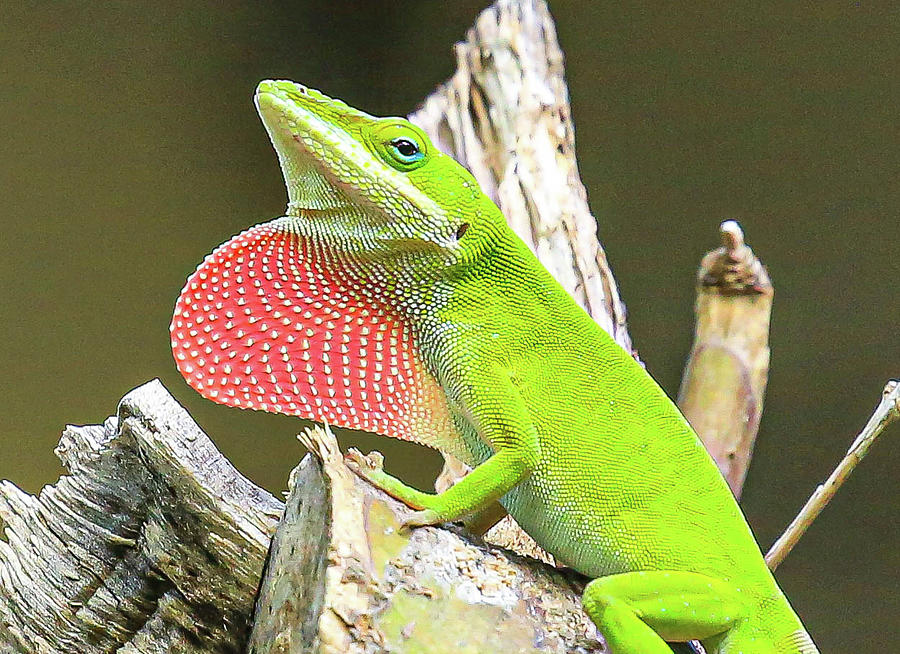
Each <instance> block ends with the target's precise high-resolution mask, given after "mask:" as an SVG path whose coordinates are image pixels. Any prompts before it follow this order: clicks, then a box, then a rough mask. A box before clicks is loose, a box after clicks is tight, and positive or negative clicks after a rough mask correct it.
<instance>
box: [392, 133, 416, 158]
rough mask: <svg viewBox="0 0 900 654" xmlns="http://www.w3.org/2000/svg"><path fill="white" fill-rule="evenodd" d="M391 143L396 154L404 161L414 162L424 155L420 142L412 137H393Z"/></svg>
mask: <svg viewBox="0 0 900 654" xmlns="http://www.w3.org/2000/svg"><path fill="white" fill-rule="evenodd" d="M389 145H390V148H391V151H392V153H393V154H394V156H395V157H396V158H397V159H398V160H399V161H401V162H402V163H413V162H414V161H418V160H419V159H421V158H422V157H423V154H422V150H421V149H420V148H419V144H418V143H416V142H415V141H414V140H413V139H412V138H411V137H407V136H403V137H399V138H395V139H392V140H391V141H390V144H389Z"/></svg>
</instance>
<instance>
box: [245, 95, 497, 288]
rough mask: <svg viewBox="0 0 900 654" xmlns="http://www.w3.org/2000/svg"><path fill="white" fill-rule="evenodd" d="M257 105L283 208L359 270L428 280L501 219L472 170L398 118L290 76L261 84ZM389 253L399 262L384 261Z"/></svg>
mask: <svg viewBox="0 0 900 654" xmlns="http://www.w3.org/2000/svg"><path fill="white" fill-rule="evenodd" d="M255 102H256V106H257V109H258V111H259V114H260V117H261V118H262V121H263V124H264V125H265V127H266V130H267V131H268V133H269V137H270V138H271V140H272V143H273V145H274V147H275V150H276V152H277V153H278V159H279V162H280V163H281V169H282V172H283V174H284V179H285V183H286V185H287V191H288V214H289V215H290V216H293V217H294V218H295V219H296V221H297V225H298V228H299V229H300V231H301V232H304V233H306V234H307V235H308V236H311V237H313V238H314V239H315V240H316V241H317V242H319V243H321V244H323V245H327V246H328V247H330V248H332V249H334V250H336V251H338V252H341V253H342V254H346V255H350V256H352V257H353V258H354V259H355V260H356V261H358V262H359V263H360V264H361V265H363V266H364V265H365V264H367V263H369V264H372V265H381V266H383V267H386V268H387V269H389V270H390V269H403V270H405V271H407V272H415V274H416V277H417V279H420V280H422V281H427V280H429V279H434V278H435V277H436V276H438V275H441V274H446V271H449V270H453V269H454V268H455V267H456V264H460V263H467V262H470V261H471V260H473V259H475V258H477V257H478V256H479V255H480V254H481V253H482V252H483V251H484V250H485V249H486V248H488V247H490V244H491V241H492V239H493V238H494V237H495V236H496V233H497V230H498V229H500V228H501V226H502V225H503V224H504V223H503V217H502V216H501V215H500V212H499V210H498V209H497V208H496V206H495V205H494V204H493V202H491V200H490V199H488V198H487V196H485V195H484V194H483V193H482V192H481V189H480V188H479V186H478V184H477V182H476V181H475V179H474V178H473V177H472V175H471V174H470V173H469V172H468V171H467V170H466V169H465V168H463V167H462V166H460V165H459V164H458V163H457V162H455V161H454V160H453V159H452V158H451V157H449V156H447V155H445V154H444V153H442V152H440V151H439V150H438V149H437V148H436V147H435V146H434V145H433V144H432V143H431V141H430V139H429V138H428V136H427V135H426V134H425V132H423V131H422V130H421V129H420V128H419V127H417V126H415V125H413V124H412V123H410V122H409V121H407V120H405V119H403V118H378V117H375V116H371V115H369V114H367V113H364V112H362V111H359V110H357V109H354V108H352V107H350V106H348V105H346V104H345V103H343V102H341V101H340V100H337V99H333V98H330V97H328V96H326V95H324V94H323V93H320V92H319V91H316V90H314V89H310V88H307V87H305V86H302V85H300V84H296V83H294V82H288V81H271V80H268V81H264V82H261V83H260V84H259V87H258V88H257V91H256V97H255ZM397 258H402V260H403V261H402V265H401V266H390V265H385V264H387V263H389V262H390V261H391V260H394V259H397ZM413 268H414V269H415V270H414V271H413V270H411V269H413Z"/></svg>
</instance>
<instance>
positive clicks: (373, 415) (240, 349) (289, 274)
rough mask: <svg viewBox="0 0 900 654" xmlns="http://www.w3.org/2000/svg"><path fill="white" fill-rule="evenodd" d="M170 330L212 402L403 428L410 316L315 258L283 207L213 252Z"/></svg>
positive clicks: (408, 409)
mask: <svg viewBox="0 0 900 654" xmlns="http://www.w3.org/2000/svg"><path fill="white" fill-rule="evenodd" d="M170 332H171V337H172V351H173V353H174V355H175V361H176V364H177V366H178V370H179V372H181V374H182V375H183V376H184V378H185V379H186V380H187V382H188V383H189V384H190V385H191V386H192V387H193V388H194V389H196V390H197V391H198V392H199V393H200V394H201V395H203V396H204V397H206V398H209V399H211V400H213V401H215V402H219V403H221V404H228V405H231V406H237V407H242V408H246V409H259V410H262V411H270V412H275V413H284V414H288V415H295V416H300V417H303V418H308V419H312V420H317V421H320V422H322V421H325V422H328V423H329V424H332V425H336V426H338V427H347V428H352V429H364V430H366V431H373V432H377V433H381V434H385V435H387V436H394V437H396V438H404V439H408V438H409V434H410V428H411V427H412V424H411V423H412V421H414V418H415V416H414V413H415V412H416V404H417V399H419V398H417V397H416V396H417V395H418V393H417V392H416V391H417V385H416V384H417V381H418V379H417V378H418V377H419V376H420V375H421V374H423V373H422V369H421V366H420V365H419V364H418V363H417V362H416V361H415V358H414V351H413V341H412V333H411V330H410V328H409V327H408V325H406V324H405V323H404V322H403V321H402V320H401V319H400V318H399V317H398V316H397V314H396V313H394V312H392V311H391V310H390V309H389V307H386V306H382V305H379V304H377V303H374V302H373V301H372V299H371V298H368V297H367V298H361V297H360V296H359V294H358V293H354V292H353V290H352V289H351V288H350V287H349V286H348V283H347V282H345V281H343V280H341V279H339V278H337V277H336V276H335V275H333V274H329V272H328V271H327V270H324V269H322V268H320V267H319V266H318V265H316V262H315V261H313V260H312V257H311V256H310V252H309V249H308V246H307V244H306V241H305V240H304V239H303V238H302V237H300V236H298V235H296V234H294V233H293V232H291V231H289V230H288V229H287V228H286V221H285V220H284V219H278V220H275V221H272V222H270V223H265V224H262V225H257V226H256V227H252V228H250V229H249V230H247V231H245V232H243V233H242V234H239V235H238V236H235V237H234V238H232V239H231V240H230V241H228V242H227V243H224V244H222V245H221V246H219V247H218V248H217V249H216V250H215V251H214V252H213V253H212V254H210V255H209V256H208V257H207V258H206V259H205V260H204V262H203V263H202V264H201V265H200V267H199V268H197V270H196V272H194V274H193V275H191V276H190V277H189V278H188V280H187V283H186V284H185V287H184V289H183V290H182V292H181V295H180V296H179V298H178V301H177V302H176V304H175V315H174V317H173V319H172V324H171V326H170ZM424 374H427V373H424Z"/></svg>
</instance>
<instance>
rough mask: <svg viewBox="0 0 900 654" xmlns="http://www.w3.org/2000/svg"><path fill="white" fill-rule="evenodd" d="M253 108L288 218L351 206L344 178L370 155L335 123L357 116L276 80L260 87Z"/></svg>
mask: <svg viewBox="0 0 900 654" xmlns="http://www.w3.org/2000/svg"><path fill="white" fill-rule="evenodd" d="M254 103H255V104H256V108H257V111H258V112H259V115H260V118H261V119H262V122H263V125H264V126H265V128H266V131H267V132H268V134H269V138H270V139H271V140H272V144H273V145H274V146H275V150H276V151H277V152H278V159H279V162H280V164H281V170H282V173H283V175H284V179H285V183H286V185H287V191H288V213H290V214H296V213H297V212H298V211H301V210H310V211H326V212H327V211H332V210H335V209H341V208H344V207H346V206H348V205H350V204H353V201H352V200H351V199H350V198H349V197H347V195H346V193H345V190H346V189H347V188H348V184H347V182H346V180H343V179H341V177H342V173H343V175H346V173H347V172H348V171H349V170H351V169H353V168H357V167H362V166H363V164H364V160H365V159H366V158H369V157H371V155H370V154H369V153H368V152H365V151H364V149H363V148H362V147H361V146H360V144H359V143H358V142H356V141H355V140H354V139H353V138H352V137H351V136H350V135H349V134H347V132H346V131H344V130H343V129H341V128H340V126H339V122H340V118H341V114H343V110H346V111H347V112H355V111H356V110H353V109H351V108H350V107H347V106H346V105H343V103H341V102H339V101H336V100H332V99H331V98H329V97H328V96H326V95H324V94H323V93H319V92H318V91H316V90H314V89H310V88H307V87H305V86H303V85H301V84H296V83H294V82H289V81H280V80H265V81H263V82H260V84H259V86H258V87H257V89H256V95H255V96H254ZM342 105H343V106H342ZM359 113H362V112H359ZM348 159H349V160H350V161H348ZM351 161H352V163H351ZM348 163H351V165H349V166H348V165H347V164H348Z"/></svg>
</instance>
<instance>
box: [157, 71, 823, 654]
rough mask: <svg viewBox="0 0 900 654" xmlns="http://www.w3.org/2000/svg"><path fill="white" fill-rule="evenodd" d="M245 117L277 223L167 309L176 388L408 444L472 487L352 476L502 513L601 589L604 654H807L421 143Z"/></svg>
mask: <svg viewBox="0 0 900 654" xmlns="http://www.w3.org/2000/svg"><path fill="white" fill-rule="evenodd" d="M256 104H257V108H258V110H259V113H260V115H261V117H262V120H263V123H264V124H265V126H266V129H267V130H268V132H269V135H270V137H271V139H272V142H273V144H274V146H275V149H276V151H277V153H278V156H279V160H280V162H281V167H282V170H283V172H284V176H285V180H286V183H287V187H288V196H289V204H288V211H287V215H285V216H283V217H281V218H277V219H275V220H273V221H270V222H268V223H263V224H261V225H258V226H256V227H253V228H251V229H249V230H247V231H246V232H244V233H243V234H240V235H238V236H236V237H235V238H233V239H232V240H231V241H228V242H227V243H225V244H223V245H222V246H220V247H219V248H218V249H217V250H215V251H214V252H213V253H212V254H211V255H209V256H208V257H207V259H206V260H205V261H204V262H203V264H201V266H200V267H199V268H198V269H197V271H196V272H195V273H194V274H193V275H192V276H191V277H190V278H189V279H188V282H187V284H186V286H185V288H184V290H183V292H182V295H181V297H180V298H179V300H178V303H177V305H176V311H175V316H174V318H173V322H172V326H171V332H172V346H173V351H174V353H175V358H176V362H177V365H178V368H179V370H180V371H181V373H182V374H183V375H184V376H185V378H186V379H187V380H188V382H189V383H190V384H191V385H192V386H193V387H194V388H196V389H197V390H198V391H199V392H201V393H202V394H203V395H204V396H206V397H208V398H210V399H213V400H215V401H217V402H221V403H224V404H229V405H231V406H239V407H242V408H253V409H261V410H266V411H275V412H280V413H287V414H291V415H298V416H302V417H305V418H310V419H313V420H317V421H327V422H328V423H330V424H334V425H337V426H342V427H349V428H357V429H366V430H369V431H374V432H377V433H380V434H384V435H388V436H392V437H396V438H403V439H407V440H413V441H417V442H420V443H423V444H425V445H429V446H431V447H436V448H438V449H440V450H442V451H445V452H447V453H450V454H453V455H454V456H456V457H458V458H460V459H461V460H463V461H465V462H466V463H468V464H470V465H471V466H473V471H472V472H471V473H470V474H469V475H468V476H466V477H464V478H463V479H462V480H461V481H460V482H458V483H457V484H456V485H454V486H453V487H451V488H450V489H448V490H446V491H445V492H443V493H440V494H438V495H433V494H428V493H422V492H420V491H417V490H415V489H412V488H410V487H408V486H406V485H405V484H403V483H402V482H400V481H399V480H397V479H395V478H393V477H391V476H389V475H387V474H386V473H385V472H383V471H382V470H381V469H380V467H379V466H377V465H374V464H373V463H372V461H371V460H370V459H366V458H364V457H360V456H353V455H351V459H352V462H353V463H354V464H355V466H356V467H357V470H358V472H359V473H360V474H361V475H363V476H364V477H366V478H367V479H369V480H370V481H372V482H373V483H374V484H376V485H377V486H380V487H382V488H384V489H385V490H386V491H388V492H389V493H391V494H393V495H394V496H396V497H398V498H399V499H401V500H403V501H404V502H406V503H407V504H409V505H410V506H412V507H413V508H415V509H417V511H416V513H415V514H414V515H413V518H412V519H410V520H409V525H410V526H415V525H424V524H436V523H439V522H445V521H450V520H456V519H458V518H461V517H463V516H466V515H470V514H473V513H477V512H479V511H481V510H483V509H485V508H486V507H488V506H489V505H491V504H492V503H493V502H495V501H498V500H499V501H500V502H501V503H502V504H503V506H504V507H505V508H506V509H507V510H508V511H509V513H510V514H512V515H513V517H514V518H515V519H516V521H517V522H518V523H519V524H520V525H521V526H522V527H523V528H524V529H525V530H526V531H527V532H528V533H529V534H530V535H531V536H532V537H533V538H534V539H535V540H536V541H537V542H538V544H540V545H541V546H542V547H543V548H544V549H546V550H547V551H549V552H550V553H552V554H554V555H555V556H556V557H557V559H558V560H559V561H561V562H563V563H565V564H567V565H570V566H571V567H573V568H575V569H576V570H578V571H580V572H582V573H583V574H585V575H588V576H590V577H592V578H594V581H592V582H591V583H590V584H589V585H588V586H587V588H586V590H585V593H584V597H583V602H584V606H585V609H586V611H587V612H588V614H589V615H590V616H591V618H592V619H593V620H594V622H595V623H596V624H597V626H598V628H599V629H600V630H601V631H602V632H603V634H604V636H605V637H606V639H607V641H608V643H609V645H610V647H611V650H612V652H613V653H614V654H663V653H670V652H671V649H670V648H669V646H668V645H667V644H666V643H665V642H664V641H666V640H667V641H687V640H692V639H696V640H701V641H702V642H703V644H704V646H705V647H706V648H707V650H708V651H710V652H714V653H718V654H754V653H760V654H763V653H775V652H778V653H791V652H795V653H801V654H811V653H815V652H817V650H816V648H815V645H813V643H812V640H811V639H810V638H809V636H808V635H807V633H806V631H805V630H804V628H803V626H802V624H801V623H800V620H799V619H798V618H797V616H796V615H795V613H794V611H793V610H792V609H791V607H790V605H789V603H788V601H787V599H786V598H785V597H784V595H783V594H782V592H781V590H780V589H779V588H778V586H777V584H776V582H775V580H774V578H773V577H772V575H771V573H770V572H769V571H768V569H767V568H766V566H765V563H764V561H763V558H762V555H761V554H760V551H759V548H758V546H757V544H756V542H755V540H754V538H753V535H752V533H751V531H750V529H749V527H748V525H747V523H746V521H745V520H744V517H743V515H742V514H741V512H740V509H739V508H738V506H737V503H736V502H735V500H734V498H733V496H732V494H731V492H730V491H729V489H728V487H727V485H726V484H725V482H724V480H723V479H722V477H721V474H720V473H719V471H718V469H717V468H716V466H715V464H714V463H713V462H712V460H711V458H710V457H709V455H708V454H707V453H706V451H705V450H704V448H703V446H702V444H701V443H700V441H699V439H698V438H697V436H696V435H695V434H694V432H693V431H692V430H691V428H690V426H689V425H688V424H687V422H686V421H685V419H684V418H683V417H682V415H681V414H680V412H679V411H678V409H677V408H676V407H675V405H674V404H673V403H672V402H671V400H670V399H669V398H668V397H667V396H666V395H665V393H664V392H663V391H662V390H661V389H660V388H659V386H658V385H657V384H656V383H655V382H654V381H653V379H652V378H651V377H650V376H649V375H648V374H647V373H646V372H645V371H644V369H643V368H642V367H641V366H640V365H639V364H638V363H636V362H635V361H634V359H633V358H632V357H631V356H630V355H629V354H627V353H626V352H625V351H623V350H622V349H621V348H620V347H619V346H618V345H617V344H616V343H615V342H614V341H613V340H612V339H611V338H610V337H609V336H608V335H607V333H606V332H605V331H603V329H601V328H600V327H599V326H598V325H597V324H596V323H595V322H594V321H593V320H591V319H590V317H589V316H588V315H587V314H586V313H585V312H584V311H583V310H582V309H581V308H580V307H578V306H577V305H576V304H575V302H574V301H573V300H572V299H571V298H570V297H569V296H568V295H567V294H566V293H565V291H564V290H563V289H562V287H561V286H560V285H559V284H558V283H557V282H556V281H555V280H554V279H553V278H552V277H551V275H550V274H549V273H548V272H547V271H546V270H545V269H544V267H543V266H542V265H541V264H540V263H539V262H538V261H537V259H536V258H535V257H534V255H533V254H532V253H531V251H530V250H529V249H528V248H527V246H526V245H525V244H524V243H523V242H522V241H521V240H520V239H519V238H518V237H517V236H516V235H515V234H514V233H513V232H512V230H511V229H510V228H509V227H508V226H507V225H506V222H505V220H504V218H503V216H502V215H501V213H500V211H499V209H497V207H496V206H495V205H494V204H493V203H492V202H491V201H490V200H489V199H488V198H487V197H486V196H485V195H484V194H483V193H482V192H481V190H480V189H479V187H478V185H477V183H476V182H475V180H474V178H473V177H472V176H471V174H469V173H468V171H466V170H465V169H464V168H462V167H461V166H460V165H459V164H457V163H456V162H454V161H453V160H452V159H451V158H450V157H448V156H446V155H444V154H442V153H440V152H439V151H438V150H437V149H436V148H435V147H434V146H433V145H432V144H431V143H430V141H429V140H428V138H427V136H426V135H425V134H424V133H423V132H422V131H421V130H420V129H418V128H417V127H415V126H413V125H411V124H410V123H408V122H407V121H406V120H403V119H400V118H384V119H383V118H375V117H373V116H370V115H368V114H365V113H363V112H361V111H358V110H356V109H353V108H351V107H349V106H348V105H346V104H344V103H343V102H341V101H339V100H334V99H332V98H329V97H327V96H325V95H324V94H321V93H319V92H318V91H314V90H312V89H307V88H306V87H303V86H301V85H298V84H294V83H293V82H276V81H266V82H263V83H261V84H260V86H259V88H258V90H257V94H256Z"/></svg>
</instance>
